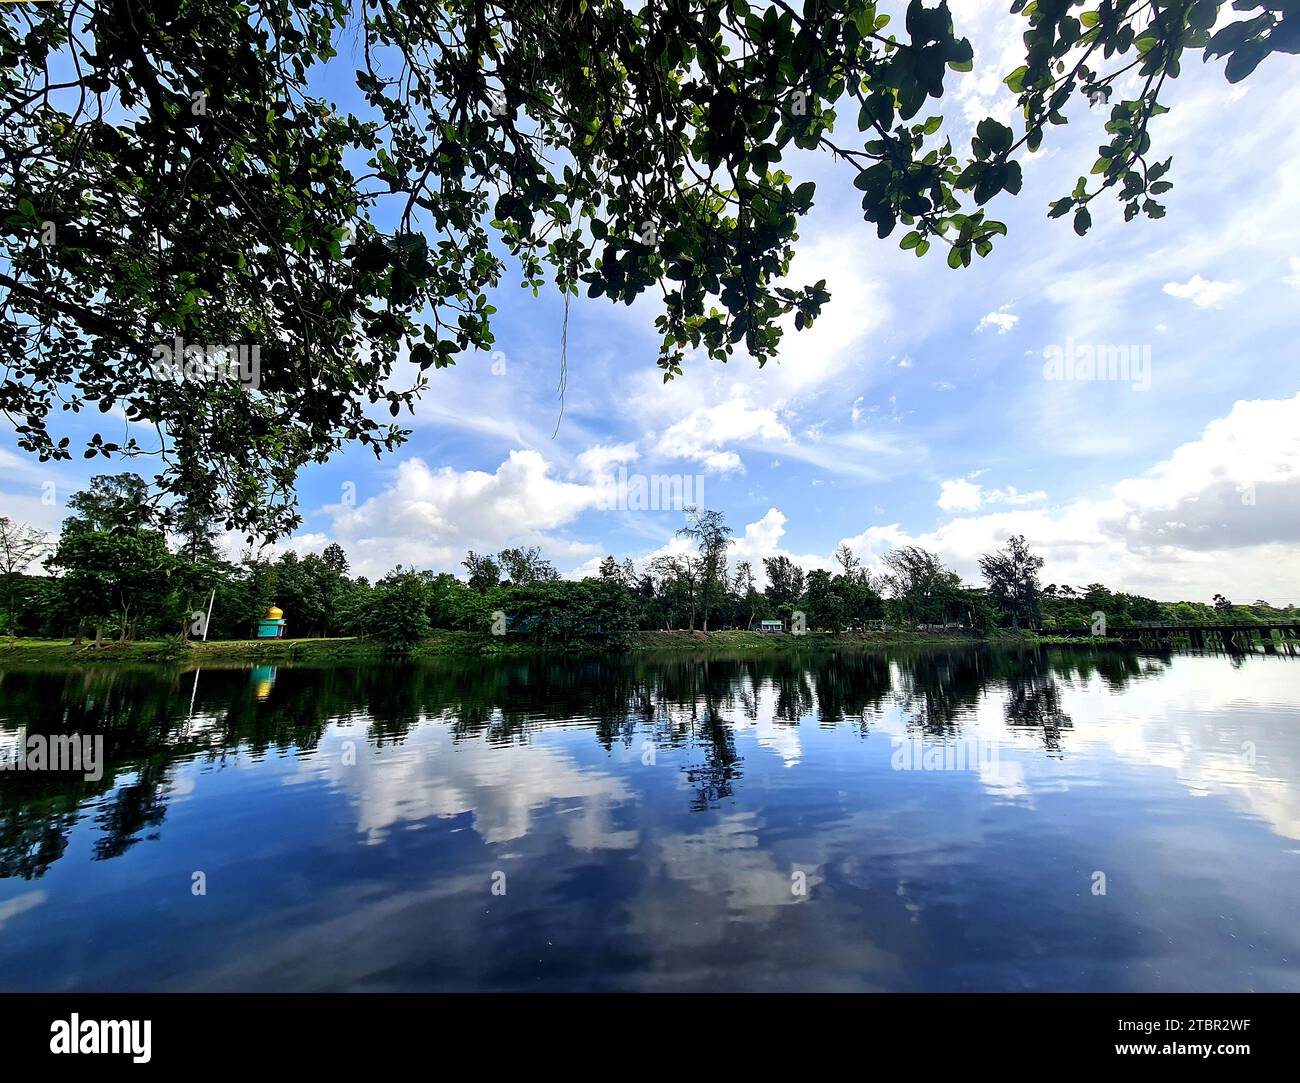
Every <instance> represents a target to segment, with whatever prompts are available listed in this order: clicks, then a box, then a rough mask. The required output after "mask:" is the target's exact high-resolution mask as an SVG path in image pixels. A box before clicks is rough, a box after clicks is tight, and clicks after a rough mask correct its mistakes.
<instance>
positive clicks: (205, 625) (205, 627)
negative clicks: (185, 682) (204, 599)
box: [194, 587, 217, 687]
mask: <svg viewBox="0 0 1300 1083" xmlns="http://www.w3.org/2000/svg"><path fill="white" fill-rule="evenodd" d="M216 600H217V591H216V588H215V587H214V588H213V590H212V597H211V598H209V599H208V617H207V620H205V621H204V622H203V642H204V643H206V642H207V641H208V625H210V624H211V623H212V603H213V602H215V601H216ZM194 684H195V687H198V678H197V677H196V678H195V681H194Z"/></svg>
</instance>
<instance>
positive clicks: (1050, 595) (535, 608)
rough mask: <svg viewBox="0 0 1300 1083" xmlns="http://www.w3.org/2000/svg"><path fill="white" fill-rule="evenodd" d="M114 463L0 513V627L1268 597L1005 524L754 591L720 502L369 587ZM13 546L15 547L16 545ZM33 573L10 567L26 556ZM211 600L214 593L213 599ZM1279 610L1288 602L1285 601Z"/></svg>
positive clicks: (511, 631) (870, 610)
mask: <svg viewBox="0 0 1300 1083" xmlns="http://www.w3.org/2000/svg"><path fill="white" fill-rule="evenodd" d="M145 488H146V487H145V484H144V482H143V481H142V480H141V479H140V478H138V477H136V476H135V475H131V474H123V475H114V476H101V477H97V478H95V479H94V481H93V483H92V485H91V487H90V488H89V489H88V490H86V491H85V492H82V493H78V494H76V495H75V496H74V497H72V498H71V500H70V501H69V505H70V507H71V508H72V510H73V511H74V514H73V515H72V516H70V517H69V518H68V519H67V520H65V522H64V524H63V530H62V533H61V534H60V536H59V538H58V539H57V540H56V541H54V542H53V543H48V542H46V541H45V540H44V539H43V537H42V536H41V535H40V532H38V531H33V530H31V528H29V527H24V526H23V525H22V524H18V523H14V522H11V521H10V520H8V519H0V556H3V555H4V554H5V553H19V552H20V550H21V552H22V553H25V554H27V562H26V563H23V561H22V559H21V557H20V556H14V557H11V558H10V559H9V560H8V562H7V563H6V564H5V565H4V566H3V567H0V579H2V580H3V582H0V606H2V607H3V608H2V610H0V632H7V633H8V634H16V635H27V636H46V637H62V636H75V637H76V638H77V639H78V640H82V639H83V638H86V639H89V638H90V637H92V636H93V638H94V641H95V642H99V641H100V640H101V639H102V638H103V637H105V636H109V637H115V638H118V639H121V640H126V639H131V638H137V637H140V638H157V637H159V636H173V635H175V636H182V637H203V636H204V629H205V624H206V622H207V607H208V605H209V604H211V605H212V617H211V623H210V625H209V626H207V628H206V632H207V635H206V638H208V639H244V638H248V637H249V636H251V635H252V634H253V632H254V630H255V626H256V623H257V621H258V619H259V618H260V617H262V616H263V615H264V614H265V612H266V610H267V608H268V607H269V606H270V605H272V604H275V605H278V606H279V607H280V608H281V609H283V610H284V613H285V617H286V619H287V620H288V622H289V623H288V634H289V635H290V636H291V637H314V636H373V637H375V638H377V639H379V640H381V641H383V642H384V643H386V644H388V645H390V646H392V647H394V648H397V649H406V648H409V647H411V646H413V645H414V644H416V643H418V642H419V641H420V640H422V639H424V638H425V637H427V636H428V635H429V634H430V632H432V631H433V630H434V629H451V630H459V631H471V632H479V633H484V634H492V635H496V636H527V637H529V638H531V639H533V640H536V641H542V642H549V643H558V644H564V643H571V642H575V641H578V640H583V639H590V638H594V637H600V638H603V639H605V640H609V641H613V642H617V641H618V640H619V639H620V637H622V636H624V635H626V634H627V633H629V632H632V631H636V630H658V629H683V628H684V629H692V630H706V629H717V628H750V627H754V626H756V625H757V623H758V622H759V621H762V620H772V619H776V620H780V621H782V624H783V627H784V628H786V629H787V630H795V629H796V628H799V627H801V626H802V627H803V628H804V629H806V630H808V631H825V632H832V633H838V632H843V631H847V630H863V629H871V628H881V627H894V628H916V627H921V628H934V627H951V628H964V629H970V630H974V631H988V630H991V629H997V628H1035V629H1042V630H1045V631H1050V630H1053V629H1067V628H1068V629H1082V628H1086V627H1088V626H1089V624H1090V622H1091V620H1092V615H1093V614H1094V613H1096V612H1102V613H1104V614H1105V615H1106V620H1107V622H1108V624H1109V625H1111V626H1114V627H1120V626H1122V625H1124V624H1127V623H1135V622H1144V621H1152V620H1213V619H1232V620H1236V621H1254V620H1267V619H1270V618H1272V619H1277V618H1280V617H1281V616H1283V615H1284V611H1281V610H1277V609H1275V608H1273V607H1271V606H1269V605H1268V604H1267V603H1265V602H1256V603H1255V604H1254V605H1253V606H1234V605H1232V603H1231V602H1229V601H1227V599H1224V598H1222V597H1221V596H1216V599H1215V602H1214V604H1213V605H1205V604H1200V603H1191V602H1179V603H1176V604H1172V605H1170V604H1162V603H1160V602H1157V601H1154V600H1152V599H1150V598H1142V597H1139V596H1137V595H1132V594H1124V593H1115V592H1112V591H1110V590H1109V589H1108V588H1106V587H1104V586H1102V585H1101V584H1097V583H1093V584H1089V585H1088V586H1086V587H1084V588H1082V589H1078V590H1076V589H1075V588H1072V587H1070V586H1057V585H1056V584H1051V585H1049V586H1047V587H1041V586H1040V584H1039V582H1038V569H1039V568H1040V567H1041V565H1042V561H1041V559H1040V558H1038V557H1036V556H1034V555H1033V554H1032V553H1030V551H1029V549H1028V546H1027V544H1026V542H1025V539H1024V538H1023V537H1019V536H1015V537H1012V538H1010V539H1008V541H1007V544H1006V546H1005V548H1003V549H1002V550H999V551H998V552H995V553H990V554H986V555H985V557H984V558H982V560H981V567H982V569H983V571H984V575H985V578H986V580H987V586H979V587H977V586H969V585H966V584H963V583H962V581H961V578H960V576H958V575H957V573H956V572H954V571H953V570H952V569H950V568H947V567H945V566H944V564H943V562H942V561H941V560H940V559H939V558H938V557H937V556H936V555H935V554H933V553H930V552H927V551H926V550H924V549H921V548H918V547H915V546H908V547H904V548H900V549H896V550H894V551H892V552H890V553H887V554H885V556H884V557H883V559H882V565H883V573H882V574H879V575H873V574H872V573H871V572H870V571H869V570H868V569H867V568H866V567H865V566H864V565H863V563H862V561H861V560H860V558H859V557H858V556H857V555H856V554H855V553H853V551H852V550H850V549H849V548H848V547H847V546H842V547H841V548H840V550H839V551H838V552H837V553H836V554H835V556H836V560H837V561H838V563H839V570H838V571H835V572H832V571H829V570H827V569H824V568H814V569H811V570H808V571H805V569H803V568H801V567H799V566H798V565H796V564H794V563H793V562H792V561H791V560H790V558H789V557H786V556H777V557H769V558H767V559H765V560H764V561H763V571H764V578H765V580H766V584H767V585H766V587H765V589H763V590H759V589H758V586H757V578H756V576H755V574H754V571H753V568H752V567H751V565H750V564H749V562H747V561H740V562H738V563H737V564H736V565H735V567H734V569H733V568H731V567H730V566H729V563H728V549H729V542H728V539H729V538H730V535H731V531H730V529H729V528H728V527H727V525H726V523H725V521H724V520H723V517H722V515H721V514H720V513H718V512H716V511H711V510H705V509H696V508H692V509H689V510H688V513H687V524H686V526H685V527H684V528H683V534H684V535H685V536H686V537H688V538H690V539H692V540H693V541H694V542H695V550H694V551H693V552H692V551H686V552H681V553H678V554H676V555H673V556H661V557H658V558H656V559H654V560H651V561H649V562H647V563H646V564H645V566H644V567H643V569H642V570H640V571H638V570H637V569H636V567H635V565H634V563H633V562H632V561H631V560H624V561H623V562H622V563H620V562H618V561H617V560H615V558H614V557H613V556H609V557H607V558H605V560H604V561H602V563H601V566H600V570H599V574H598V575H596V576H593V577H589V578H586V579H581V580H576V581H575V580H571V579H561V578H560V577H559V575H558V573H557V572H556V570H555V568H554V567H553V566H552V565H551V564H550V563H549V562H548V561H547V560H546V559H545V558H544V557H542V555H541V553H540V552H539V551H538V550H537V549H536V548H522V549H521V548H515V549H506V550H504V551H503V552H501V553H499V554H497V555H496V556H491V555H483V554H476V553H470V554H469V555H468V556H467V557H466V559H465V561H464V567H465V570H466V572H467V577H466V579H459V578H457V577H456V576H454V575H451V574H449V573H446V572H443V573H440V574H435V573H434V572H431V571H417V570H414V569H409V568H403V567H400V566H399V567H397V568H395V569H393V571H391V572H389V573H388V574H387V575H385V576H383V577H382V578H381V579H379V580H378V581H377V582H375V583H373V584H372V583H370V582H369V581H368V580H367V579H366V578H365V577H355V578H354V577H352V576H350V575H349V566H348V560H347V556H346V554H345V553H344V552H343V549H342V548H341V547H340V546H339V545H337V544H330V545H329V546H327V547H326V548H325V550H324V552H323V553H321V554H320V555H319V556H317V555H316V554H308V555H306V556H299V555H298V554H296V553H293V552H289V553H285V554H283V555H281V556H280V557H279V558H278V559H277V560H274V561H269V560H264V559H255V558H253V557H248V558H246V559H244V560H242V561H239V562H231V561H228V560H225V559H223V558H221V557H220V556H219V555H217V554H216V552H215V550H214V549H213V548H212V546H211V544H210V542H209V540H208V537H209V535H208V529H207V527H205V526H204V525H203V524H202V523H198V522H196V521H193V520H191V526H192V529H193V531H194V533H193V534H192V535H190V536H185V535H182V534H176V533H167V532H165V530H164V528H163V527H162V526H160V524H159V521H158V517H157V516H156V515H155V513H154V511H153V509H152V507H151V505H150V504H149V503H148V501H147V499H146V497H145ZM22 546H25V548H21V547H22ZM46 551H48V555H46V556H45V565H46V568H47V569H48V571H49V572H50V573H51V574H49V575H45V576H38V575H32V574H27V573H28V571H29V569H30V567H31V565H32V564H33V563H34V562H35V560H36V559H37V556H38V555H39V554H41V553H42V552H46ZM214 598H215V600H214ZM1285 613H1286V614H1288V615H1289V614H1290V613H1291V611H1290V610H1289V609H1288V610H1287V611H1285Z"/></svg>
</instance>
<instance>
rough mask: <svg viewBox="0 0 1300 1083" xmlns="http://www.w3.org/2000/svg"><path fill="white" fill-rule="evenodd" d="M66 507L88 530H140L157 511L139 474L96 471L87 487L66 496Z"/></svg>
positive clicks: (149, 526) (155, 520) (156, 517)
mask: <svg viewBox="0 0 1300 1083" xmlns="http://www.w3.org/2000/svg"><path fill="white" fill-rule="evenodd" d="M68 508H69V509H70V510H71V511H72V512H73V513H74V515H75V517H76V519H77V520H78V521H79V523H80V524H81V526H84V527H85V528H86V529H88V530H144V529H152V528H154V527H157V526H158V525H159V522H160V520H161V514H160V512H159V511H158V509H157V507H156V506H155V504H154V501H153V500H152V499H151V498H150V495H149V485H148V483H147V482H146V481H145V480H144V478H142V477H140V475H139V474H130V473H126V474H97V475H96V476H95V477H93V478H91V479H90V487H89V488H88V489H83V490H82V491H81V492H77V493H73V495H72V496H70V497H68Z"/></svg>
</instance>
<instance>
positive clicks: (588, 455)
mask: <svg viewBox="0 0 1300 1083" xmlns="http://www.w3.org/2000/svg"><path fill="white" fill-rule="evenodd" d="M637 458H639V453H638V451H637V449H636V444H634V443H627V444H596V445H595V446H593V447H589V448H587V450H586V451H584V452H582V453H581V454H580V455H578V457H577V460H576V461H577V472H578V474H579V476H581V477H586V478H589V479H591V480H592V481H600V480H601V479H603V478H608V477H609V476H610V473H611V471H612V469H613V468H614V467H616V466H622V465H624V464H625V463H630V462H635V461H636V460H637Z"/></svg>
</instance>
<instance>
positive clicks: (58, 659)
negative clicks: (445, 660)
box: [0, 629, 1110, 666]
mask: <svg viewBox="0 0 1300 1083" xmlns="http://www.w3.org/2000/svg"><path fill="white" fill-rule="evenodd" d="M1079 642H1080V641H1079V640H1077V639H1076V640H1068V639H1062V638H1060V637H1052V636H1040V635H1035V634H1033V633H1015V634H1013V633H1010V632H997V633H994V634H992V635H989V636H980V635H975V634H962V633H953V632H943V633H939V632H934V633H930V632H914V631H889V632H855V633H850V632H845V633H843V634H841V635H838V636H837V635H833V634H831V633H828V632H809V633H808V634H807V635H802V636H796V635H790V634H786V635H765V634H763V633H762V632H751V631H747V630H743V629H724V630H722V631H713V632H700V631H695V632H689V631H685V630H683V629H675V630H673V631H651V632H632V633H630V634H628V635H627V636H625V637H623V638H622V639H621V640H619V641H605V640H592V641H587V642H580V643H573V644H556V643H545V642H538V641H536V640H531V639H527V638H524V637H521V636H513V637H512V636H506V637H497V636H491V635H484V634H483V633H480V632H455V631H438V632H435V633H434V634H433V635H432V636H430V637H429V638H428V639H426V640H424V641H423V642H422V643H420V644H419V645H418V646H416V647H415V648H414V649H412V650H411V651H410V652H409V653H410V656H411V657H413V658H424V657H445V656H461V657H473V656H479V657H495V656H516V655H529V654H542V653H565V654H604V653H619V652H624V651H637V652H642V651H656V652H658V651H691V652H694V653H704V654H708V653H713V652H723V651H725V652H732V651H743V652H746V653H751V654H753V653H762V654H767V653H777V652H787V651H807V650H845V649H850V650H851V649H860V650H861V649H865V650H871V649H874V648H880V647H889V646H897V645H903V644H911V645H916V646H960V645H968V644H973V643H994V644H1004V645H1007V646H1031V645H1039V644H1048V643H1073V644H1076V645H1077V644H1078V643H1079ZM1087 642H1088V643H1089V644H1091V645H1097V644H1101V643H1108V642H1110V641H1109V640H1099V639H1091V640H1088V641H1087ZM389 653H390V652H388V651H386V650H385V648H384V646H383V644H382V643H380V642H378V641H377V640H373V639H363V638H356V637H339V638H331V639H239V640H221V641H214V642H210V643H202V642H197V641H193V640H191V641H189V642H183V641H181V640H180V639H175V638H173V639H160V640H141V641H137V642H131V643H117V642H109V641H105V642H104V643H103V644H102V645H101V646H99V647H95V646H94V645H93V644H92V643H89V642H85V643H82V644H80V645H78V646H74V645H73V643H72V641H71V640H69V639H21V638H10V637H0V665H12V664H18V663H35V664H49V663H64V664H72V665H95V664H100V663H112V662H170V663H179V664H182V665H204V666H206V665H220V664H223V663H224V664H233V665H238V664H241V663H245V662H285V663H288V662H303V663H311V662H327V661H351V660H355V661H361V660H365V659H371V658H382V657H385V656H387V655H388V654H389Z"/></svg>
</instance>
